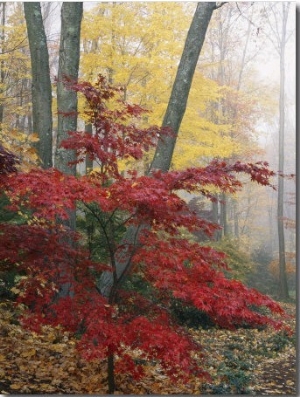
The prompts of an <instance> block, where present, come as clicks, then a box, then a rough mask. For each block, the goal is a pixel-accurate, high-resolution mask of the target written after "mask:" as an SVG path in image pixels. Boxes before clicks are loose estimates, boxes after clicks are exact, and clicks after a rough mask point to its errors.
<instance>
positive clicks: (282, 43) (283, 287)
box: [277, 2, 290, 299]
mask: <svg viewBox="0 0 300 397" xmlns="http://www.w3.org/2000/svg"><path fill="white" fill-rule="evenodd" d="M281 7H282V14H281V15H282V24H281V35H279V36H278V53H279V56H280V93H279V142H278V168H279V170H280V171H281V172H284V132H285V47H286V42H287V39H288V37H287V20H288V14H289V7H290V4H289V3H288V2H286V3H285V2H283V3H282V4H281ZM277 200H278V201H277V222H278V224H277V227H278V243H279V291H278V293H279V297H280V298H282V299H288V298H289V290H288V283H287V272H286V258H285V235H284V219H283V208H284V179H283V178H282V177H280V176H279V177H278V199H277Z"/></svg>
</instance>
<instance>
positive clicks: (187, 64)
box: [150, 2, 216, 172]
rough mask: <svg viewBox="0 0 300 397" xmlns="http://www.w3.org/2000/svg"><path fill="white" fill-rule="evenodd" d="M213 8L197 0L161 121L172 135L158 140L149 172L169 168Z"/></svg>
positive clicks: (213, 6)
mask: <svg viewBox="0 0 300 397" xmlns="http://www.w3.org/2000/svg"><path fill="white" fill-rule="evenodd" d="M215 9H216V3H215V2H211V3H209V2H200V3H198V5H197V8H196V11H195V14H194V17H193V20H192V23H191V26H190V29H189V31H188V34H187V38H186V41H185V46H184V49H183V53H182V56H181V59H180V63H179V66H178V70H177V74H176V77H175V81H174V84H173V88H172V92H171V97H170V100H169V104H168V107H167V110H166V114H165V117H164V119H163V123H162V126H163V127H170V128H171V130H172V131H173V133H174V136H168V137H165V138H164V139H163V140H160V141H159V143H158V145H157V148H156V152H155V155H154V158H153V161H152V164H151V167H150V171H151V170H153V169H160V170H162V171H164V172H166V171H168V170H169V168H170V165H171V160H172V156H173V152H174V148H175V144H176V139H177V135H178V132H179V128H180V124H181V121H182V118H183V116H184V113H185V109H186V104H187V100H188V96H189V92H190V88H191V84H192V80H193V76H194V72H195V69H196V65H197V62H198V58H199V55H200V51H201V49H202V46H203V43H204V39H205V35H206V30H207V27H208V24H209V22H210V19H211V16H212V13H213V11H214V10H215Z"/></svg>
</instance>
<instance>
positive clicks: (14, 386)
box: [10, 383, 22, 390]
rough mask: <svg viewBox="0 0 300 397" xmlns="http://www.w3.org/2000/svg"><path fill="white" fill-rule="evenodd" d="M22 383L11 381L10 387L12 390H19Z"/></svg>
mask: <svg viewBox="0 0 300 397" xmlns="http://www.w3.org/2000/svg"><path fill="white" fill-rule="evenodd" d="M21 387H22V385H18V384H16V383H13V384H12V385H10V388H11V389H13V390H19V389H21Z"/></svg>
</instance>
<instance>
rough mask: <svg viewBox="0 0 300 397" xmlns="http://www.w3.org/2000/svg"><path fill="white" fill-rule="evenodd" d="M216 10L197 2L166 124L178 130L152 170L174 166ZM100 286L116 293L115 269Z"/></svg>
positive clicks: (133, 234)
mask: <svg viewBox="0 0 300 397" xmlns="http://www.w3.org/2000/svg"><path fill="white" fill-rule="evenodd" d="M215 9H216V3H215V2H214V3H209V2H201V3H198V5H197V8H196V11H195V14H194V17H193V20H192V23H191V26H190V29H189V31H188V34H187V38H186V41H185V45H184V49H183V53H182V57H181V60H180V63H179V66H178V70H177V74H176V77H175V81H174V84H173V89H172V92H171V97H170V100H169V104H168V107H167V110H166V114H165V117H164V120H163V123H162V125H163V127H170V128H171V129H172V131H173V132H174V135H173V136H169V137H166V138H164V139H163V140H161V141H159V143H158V146H157V148H156V152H155V155H154V158H153V161H152V164H151V166H150V172H151V170H154V169H160V170H162V171H163V172H167V171H168V170H169V168H170V165H171V160H172V156H173V151H174V148H175V144H176V138H177V135H178V131H179V128H180V124H181V120H182V118H183V116H184V113H185V109H186V104H187V100H188V96H189V92H190V87H191V84H192V80H193V75H194V71H195V68H196V65H197V62H198V58H199V54H200V51H201V49H202V46H203V43H204V39H205V34H206V30H207V27H208V24H209V22H210V19H211V16H212V13H213V11H214V10H215ZM144 227H146V225H141V226H140V228H135V227H129V228H128V230H127V232H126V234H125V236H124V238H123V242H124V243H126V242H127V243H128V244H129V245H132V244H133V246H134V247H136V244H137V243H138V235H139V233H140V231H141V230H142V229H143V228H144ZM124 245H125V248H124V250H123V252H122V253H121V255H120V256H121V257H122V260H118V261H116V269H115V270H116V274H117V278H118V286H119V285H120V282H122V281H123V280H124V278H125V277H126V275H127V273H128V272H129V270H130V266H131V255H132V253H131V252H127V250H128V249H127V247H128V246H129V245H127V244H124ZM133 249H134V248H133ZM124 258H126V260H124ZM98 288H99V290H100V291H101V293H102V295H103V296H106V297H109V296H110V294H111V293H114V292H115V290H116V286H115V285H114V279H113V273H112V272H103V273H102V276H101V279H100V282H99V286H98Z"/></svg>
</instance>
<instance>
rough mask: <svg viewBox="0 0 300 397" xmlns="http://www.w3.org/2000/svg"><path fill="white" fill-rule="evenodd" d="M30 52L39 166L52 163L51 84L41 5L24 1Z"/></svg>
mask: <svg viewBox="0 0 300 397" xmlns="http://www.w3.org/2000/svg"><path fill="white" fill-rule="evenodd" d="M24 12H25V19H26V25H27V33H28V40H29V47H30V55H31V69H32V117H33V131H34V132H36V133H38V136H39V141H38V142H37V149H38V154H39V156H40V159H41V162H42V167H43V168H49V167H52V88H51V80H50V69H49V54H48V47H47V39H46V34H45V30H44V24H43V18H42V12H41V5H40V3H38V2H32V3H31V2H24Z"/></svg>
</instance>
